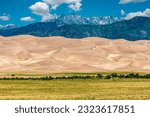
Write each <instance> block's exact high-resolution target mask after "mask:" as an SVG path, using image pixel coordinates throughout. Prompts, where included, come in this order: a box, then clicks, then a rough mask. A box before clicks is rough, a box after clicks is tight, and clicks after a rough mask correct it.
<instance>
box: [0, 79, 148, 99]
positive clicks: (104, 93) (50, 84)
mask: <svg viewBox="0 0 150 117" xmlns="http://www.w3.org/2000/svg"><path fill="white" fill-rule="evenodd" d="M0 99H4V100H6V99H9V100H16V99H19V100H22V99H23V100H29V99H30V100H48V99H51V100H56V99H57V100H61V99H63V100H68V99H69V100H72V99H73V100H98V99H102V100H106V99H109V100H131V99H132V100H140V99H142V100H143V99H144V100H145V99H150V79H109V80H106V79H105V80H103V79H101V80H100V79H67V80H65V79H58V80H48V81H42V80H0Z"/></svg>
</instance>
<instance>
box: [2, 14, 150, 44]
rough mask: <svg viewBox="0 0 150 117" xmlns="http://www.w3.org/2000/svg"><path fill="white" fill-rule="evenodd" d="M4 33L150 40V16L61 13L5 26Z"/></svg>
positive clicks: (11, 34)
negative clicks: (124, 16)
mask: <svg viewBox="0 0 150 117" xmlns="http://www.w3.org/2000/svg"><path fill="white" fill-rule="evenodd" d="M0 35H1V36H15V35H33V36H39V37H47V36H64V37H67V38H79V39H80V38H86V37H103V38H109V39H120V38H124V39H127V40H131V41H134V40H150V18H149V17H134V18H132V19H130V20H125V19H119V18H116V17H110V16H109V17H83V16H78V15H61V16H58V17H56V18H54V19H52V20H49V21H46V22H37V23H33V24H30V25H27V26H22V27H14V28H8V29H6V28H5V29H3V28H0Z"/></svg>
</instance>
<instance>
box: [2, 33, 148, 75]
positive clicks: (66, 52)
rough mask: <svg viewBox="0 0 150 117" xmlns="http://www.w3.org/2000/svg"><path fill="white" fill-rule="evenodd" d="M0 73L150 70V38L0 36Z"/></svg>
mask: <svg viewBox="0 0 150 117" xmlns="http://www.w3.org/2000/svg"><path fill="white" fill-rule="evenodd" d="M0 68H1V69H0V72H21V71H25V72H100V71H135V72H137V71H141V72H150V41H146V40H145V41H144V40H142V41H135V42H130V41H126V40H123V39H120V40H108V39H103V38H96V37H92V38H85V39H67V38H63V37H43V38H41V37H33V36H27V35H22V36H13V37H0Z"/></svg>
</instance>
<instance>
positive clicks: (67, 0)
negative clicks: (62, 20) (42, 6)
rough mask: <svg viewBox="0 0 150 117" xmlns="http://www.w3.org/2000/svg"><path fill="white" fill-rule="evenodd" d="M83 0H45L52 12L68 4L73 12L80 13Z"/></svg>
mask: <svg viewBox="0 0 150 117" xmlns="http://www.w3.org/2000/svg"><path fill="white" fill-rule="evenodd" d="M81 1H82V0H43V2H45V3H46V4H48V5H50V6H51V9H52V10H56V9H57V7H59V6H60V5H61V4H67V5H68V7H69V8H70V9H71V10H74V11H79V10H80V8H81V6H82V3H81Z"/></svg>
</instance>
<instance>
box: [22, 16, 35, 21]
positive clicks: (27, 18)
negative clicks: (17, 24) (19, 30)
mask: <svg viewBox="0 0 150 117" xmlns="http://www.w3.org/2000/svg"><path fill="white" fill-rule="evenodd" d="M20 20H21V21H24V22H31V21H34V19H33V18H31V17H30V16H29V17H22V18H21V19H20Z"/></svg>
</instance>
